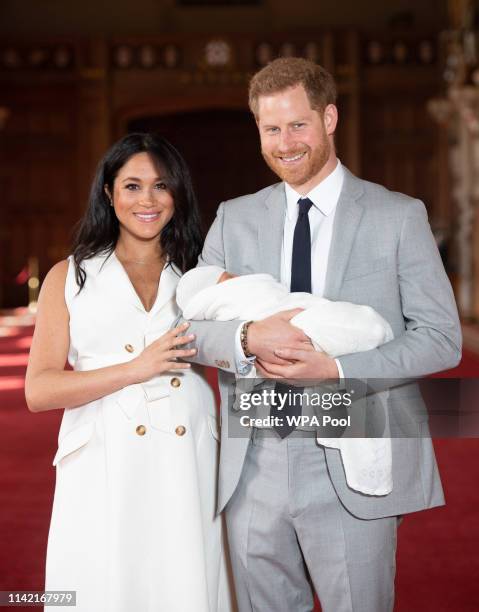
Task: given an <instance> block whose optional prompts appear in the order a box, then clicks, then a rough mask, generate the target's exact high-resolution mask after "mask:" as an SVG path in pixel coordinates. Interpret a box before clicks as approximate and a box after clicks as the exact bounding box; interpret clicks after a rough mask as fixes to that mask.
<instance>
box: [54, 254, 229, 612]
mask: <svg viewBox="0 0 479 612" xmlns="http://www.w3.org/2000/svg"><path fill="white" fill-rule="evenodd" d="M82 267H83V268H84V269H85V271H86V274H87V279H86V283H85V286H84V288H83V290H82V291H81V292H80V293H79V294H78V287H77V285H76V282H75V277H74V267H73V262H72V259H71V258H70V261H69V268H68V276H67V281H66V286H65V299H66V304H67V307H68V310H69V313H70V351H69V356H68V360H69V363H70V365H71V366H72V367H73V368H74V369H75V370H93V369H96V368H101V367H105V366H108V365H114V364H118V363H121V362H125V361H128V360H130V359H133V358H134V357H136V356H137V355H138V354H139V353H140V352H141V351H142V350H143V348H144V347H145V346H146V345H148V344H150V343H151V342H153V341H154V340H156V339H157V338H159V337H160V336H162V335H163V334H164V333H165V332H166V331H168V330H169V329H170V328H171V326H172V324H173V323H174V321H175V320H176V319H177V317H178V314H179V312H178V309H177V306H176V301H175V290H176V284H177V282H178V280H179V274H178V273H177V272H176V271H175V269H174V268H173V267H172V266H167V267H165V269H164V270H163V272H162V275H161V280H160V286H159V292H158V296H157V299H156V302H155V304H154V306H153V308H152V309H151V311H150V312H147V311H145V309H144V307H143V305H142V303H141V300H140V299H139V297H138V295H137V294H136V292H135V290H134V288H133V285H132V284H131V282H130V280H129V278H128V275H127V274H126V271H125V270H124V268H123V266H122V265H121V263H120V262H119V261H118V259H117V258H116V256H115V254H114V253H113V254H112V255H111V256H110V257H106V256H103V255H101V256H96V257H94V258H92V259H90V260H87V261H84V262H83V264H82ZM53 464H54V465H56V487H55V498H54V504H53V512H52V519H51V525H50V533H49V539H48V552H47V567H46V589H52V590H73V591H76V599H77V605H76V608H75V609H76V610H77V611H78V612H132V611H133V610H135V611H138V612H229V610H231V609H232V608H231V594H230V590H229V577H228V572H227V570H226V563H225V551H224V548H223V528H222V521H221V519H220V518H216V517H215V505H216V479H217V469H218V428H217V420H216V412H215V401H214V396H213V393H212V391H211V389H210V387H209V385H208V383H207V382H206V380H205V378H204V376H203V374H202V371H201V370H200V369H197V368H196V367H192V368H191V370H188V371H186V370H174V371H172V373H169V374H164V375H160V376H157V377H155V378H154V379H152V380H150V381H148V382H147V383H145V384H136V385H130V386H128V387H125V388H124V389H122V390H120V391H117V392H115V393H112V394H110V395H108V396H106V397H104V398H102V399H99V400H97V401H93V402H90V403H88V404H86V405H84V406H80V407H78V408H70V409H66V410H65V411H64V415H63V420H62V425H61V429H60V434H59V447H58V452H57V453H56V455H55V458H54V461H53ZM45 610H50V607H49V606H48V607H46V608H45ZM51 610H52V611H53V610H56V608H53V607H52V608H51Z"/></svg>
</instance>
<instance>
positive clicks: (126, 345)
mask: <svg viewBox="0 0 479 612" xmlns="http://www.w3.org/2000/svg"><path fill="white" fill-rule="evenodd" d="M125 350H126V351H128V352H129V353H133V351H134V350H135V349H134V347H133V346H132V345H131V344H125Z"/></svg>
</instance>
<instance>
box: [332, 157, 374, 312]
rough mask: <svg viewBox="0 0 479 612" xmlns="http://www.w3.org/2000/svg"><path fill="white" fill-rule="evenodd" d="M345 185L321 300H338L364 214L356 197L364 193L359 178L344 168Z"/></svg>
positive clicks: (334, 228) (337, 212) (334, 229)
mask: <svg viewBox="0 0 479 612" xmlns="http://www.w3.org/2000/svg"><path fill="white" fill-rule="evenodd" d="M344 172H345V175H344V183H343V188H342V190H341V194H340V196H339V201H338V204H337V208H336V214H335V217H334V225H333V236H332V239H331V247H330V250H329V258H328V270H327V272H326V283H325V290H324V297H326V298H329V299H331V300H335V299H337V296H338V295H339V290H340V288H341V283H342V282H343V278H344V273H345V271H346V267H347V265H348V261H349V257H350V255H351V249H352V247H353V243H354V238H355V235H356V230H357V227H358V225H359V222H360V220H361V217H362V215H363V212H364V208H363V205H362V204H360V203H359V201H358V200H359V197H360V196H361V194H362V193H363V187H362V185H361V181H360V179H358V178H356V177H355V176H354V175H353V174H351V172H349V170H347V169H346V168H344Z"/></svg>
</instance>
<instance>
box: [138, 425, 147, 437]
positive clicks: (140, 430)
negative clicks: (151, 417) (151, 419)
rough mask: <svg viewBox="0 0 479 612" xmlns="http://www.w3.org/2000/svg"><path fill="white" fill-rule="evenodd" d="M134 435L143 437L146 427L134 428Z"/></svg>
mask: <svg viewBox="0 0 479 612" xmlns="http://www.w3.org/2000/svg"><path fill="white" fill-rule="evenodd" d="M136 433H137V434H138V435H139V436H144V435H145V434H146V427H145V426H144V425H138V427H137V428H136Z"/></svg>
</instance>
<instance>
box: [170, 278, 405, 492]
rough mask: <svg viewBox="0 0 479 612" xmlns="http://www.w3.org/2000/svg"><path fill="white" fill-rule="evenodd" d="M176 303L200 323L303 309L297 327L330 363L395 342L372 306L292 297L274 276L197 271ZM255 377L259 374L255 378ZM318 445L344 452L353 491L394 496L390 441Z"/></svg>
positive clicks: (332, 441) (359, 440)
mask: <svg viewBox="0 0 479 612" xmlns="http://www.w3.org/2000/svg"><path fill="white" fill-rule="evenodd" d="M225 279H227V280H225ZM176 301H177V303H178V306H179V307H180V308H181V310H182V311H183V316H184V317H185V319H193V320H196V321H201V320H211V321H231V320H235V319H238V320H259V319H263V318H265V317H268V316H270V315H272V314H275V313H277V312H280V311H282V310H289V309H292V308H303V309H304V310H302V311H301V312H300V313H299V314H297V315H295V316H294V317H293V318H292V319H291V321H290V322H291V324H292V325H295V326H296V327H298V328H299V329H301V330H303V331H304V333H305V334H306V335H307V336H308V337H309V338H310V339H311V342H312V344H313V346H314V348H315V349H316V350H318V351H323V352H325V353H327V354H328V355H329V356H330V357H339V356H341V355H346V354H349V353H355V352H360V351H367V350H370V349H374V348H376V347H377V346H379V345H381V344H384V343H386V342H389V341H390V340H392V339H393V333H392V330H391V327H390V325H389V323H388V322H387V321H386V320H385V319H384V318H383V317H381V315H379V314H378V313H377V312H376V311H375V310H374V309H373V308H371V307H370V306H361V305H358V304H351V303H349V302H333V301H330V300H327V299H325V298H321V297H319V296H315V295H312V294H310V293H289V292H288V290H287V289H286V288H285V287H284V286H283V285H282V284H281V283H279V282H278V281H276V280H275V279H274V278H273V277H272V276H271V275H269V274H248V275H244V276H234V275H230V274H229V273H227V272H226V271H225V270H224V269H223V268H220V267H217V266H203V267H200V268H195V269H193V270H190V271H189V272H187V273H186V274H184V275H183V277H182V278H181V279H180V282H179V283H178V287H177V291H176ZM255 375H256V373H255V371H254V368H253V371H252V373H250V375H249V376H255ZM318 442H319V443H320V444H323V445H324V446H327V447H330V448H337V449H339V451H340V452H341V458H342V461H343V465H344V470H345V474H346V480H347V483H348V485H349V486H350V487H351V488H353V489H355V490H357V491H360V492H362V493H366V494H369V495H386V494H387V493H390V492H391V490H392V473H391V441H390V439H389V438H318Z"/></svg>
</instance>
